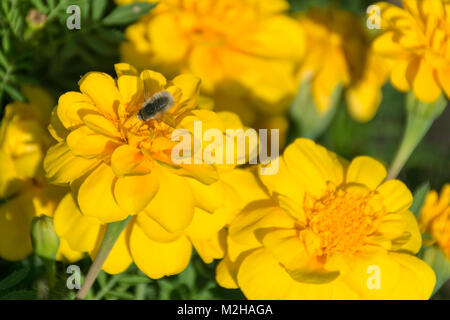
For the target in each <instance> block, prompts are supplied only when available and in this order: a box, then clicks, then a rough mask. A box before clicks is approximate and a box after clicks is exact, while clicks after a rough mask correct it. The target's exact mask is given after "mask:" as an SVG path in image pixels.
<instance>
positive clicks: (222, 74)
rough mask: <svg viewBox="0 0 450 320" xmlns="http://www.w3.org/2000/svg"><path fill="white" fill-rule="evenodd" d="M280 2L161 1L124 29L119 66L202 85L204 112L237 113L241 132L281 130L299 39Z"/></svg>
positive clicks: (290, 95) (300, 52)
mask: <svg viewBox="0 0 450 320" xmlns="http://www.w3.org/2000/svg"><path fill="white" fill-rule="evenodd" d="M288 8H289V5H288V3H287V2H286V1H284V0H263V1H255V0H243V1H230V0H200V1H195V2H192V1H188V0H186V1H172V0H163V1H161V2H160V3H159V4H158V6H157V8H156V9H155V10H153V11H152V12H151V13H150V14H149V15H148V16H146V17H144V18H142V19H141V20H140V21H139V22H138V23H136V24H134V25H131V26H130V27H128V28H127V30H126V32H125V35H126V36H127V38H128V39H129V42H128V43H126V44H124V45H123V46H122V49H121V52H122V57H123V59H124V60H125V61H127V62H130V63H134V64H136V65H137V66H138V67H139V68H141V69H142V68H144V67H151V68H155V69H157V70H160V71H162V72H163V73H164V74H165V75H168V76H173V75H174V74H177V73H180V72H190V73H193V74H195V75H197V76H199V77H200V78H201V79H202V83H203V85H202V93H203V94H204V96H205V100H206V102H204V106H209V107H214V108H215V109H216V110H231V111H233V112H235V113H237V114H238V115H239V116H240V117H241V119H242V121H243V122H244V124H245V125H249V126H252V127H255V128H269V129H270V128H278V129H280V130H281V132H282V136H283V133H286V130H287V121H286V120H285V118H284V117H283V114H284V113H285V111H286V110H287V108H288V107H289V104H290V102H291V100H292V98H293V96H294V95H295V92H296V89H297V86H296V81H295V72H296V68H297V66H298V64H299V61H300V59H301V57H302V56H303V54H304V52H305V44H304V32H303V31H302V29H301V28H300V26H299V25H298V24H297V23H296V22H295V21H294V20H293V19H292V18H290V17H288V15H287V14H285V12H286V10H287V9H288Z"/></svg>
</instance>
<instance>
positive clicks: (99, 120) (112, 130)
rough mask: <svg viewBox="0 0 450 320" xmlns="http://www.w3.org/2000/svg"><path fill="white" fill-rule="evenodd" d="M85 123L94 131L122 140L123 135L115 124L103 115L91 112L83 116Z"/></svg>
mask: <svg viewBox="0 0 450 320" xmlns="http://www.w3.org/2000/svg"><path fill="white" fill-rule="evenodd" d="M83 122H84V124H85V125H86V126H87V127H88V128H89V129H91V130H92V131H94V132H96V133H98V134H101V135H104V136H105V137H110V138H113V139H117V140H118V141H121V135H120V133H119V131H118V130H117V128H116V127H115V126H114V124H113V123H112V122H111V121H109V120H108V119H106V118H105V117H103V116H101V115H96V114H89V115H86V116H85V117H83Z"/></svg>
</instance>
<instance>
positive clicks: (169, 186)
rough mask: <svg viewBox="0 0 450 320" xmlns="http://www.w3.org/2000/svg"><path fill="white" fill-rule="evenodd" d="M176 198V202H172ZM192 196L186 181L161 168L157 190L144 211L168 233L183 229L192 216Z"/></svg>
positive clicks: (193, 204) (193, 202) (193, 203)
mask: <svg viewBox="0 0 450 320" xmlns="http://www.w3.org/2000/svg"><path fill="white" fill-rule="evenodd" d="M174 196H176V199H177V201H173V197H174ZM194 206H195V201H194V196H193V195H192V191H191V189H190V187H189V184H188V183H187V181H186V180H185V179H184V178H183V177H180V176H178V175H175V174H173V173H170V172H168V170H165V169H164V168H161V176H160V180H159V190H158V193H157V194H156V196H155V197H154V198H153V199H152V201H150V204H149V205H148V206H147V208H146V209H145V211H146V212H147V214H148V215H149V216H150V217H152V218H153V219H155V220H156V221H157V222H158V223H160V224H161V225H162V226H163V227H164V229H166V230H167V231H169V232H172V233H173V232H177V231H180V230H183V229H185V228H186V227H187V226H188V225H189V224H190V223H191V221H192V218H193V216H194Z"/></svg>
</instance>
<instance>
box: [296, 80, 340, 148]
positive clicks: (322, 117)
mask: <svg viewBox="0 0 450 320" xmlns="http://www.w3.org/2000/svg"><path fill="white" fill-rule="evenodd" d="M341 97H342V86H340V85H339V86H337V87H336V88H335V89H334V91H333V93H332V95H331V99H330V107H329V110H327V111H325V112H323V113H322V112H320V111H318V108H317V105H316V102H315V99H314V97H313V94H312V83H311V78H310V79H307V80H305V81H303V82H302V84H301V85H300V87H299V89H298V92H297V96H296V97H295V99H294V102H293V103H292V106H291V108H290V118H291V120H292V128H291V136H292V134H294V135H295V136H302V137H305V138H309V139H317V137H319V136H320V135H322V134H323V133H324V131H325V130H326V129H327V128H328V126H329V124H330V122H331V120H332V119H333V117H334V115H335V113H336V109H337V108H338V106H339V104H340V102H341ZM291 140H292V138H291Z"/></svg>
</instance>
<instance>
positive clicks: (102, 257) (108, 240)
mask: <svg viewBox="0 0 450 320" xmlns="http://www.w3.org/2000/svg"><path fill="white" fill-rule="evenodd" d="M130 219H131V217H128V218H127V219H125V220H122V221H117V222H112V223H109V224H108V227H107V228H106V233H105V236H104V238H103V242H102V244H101V246H100V249H99V250H98V253H97V256H96V257H95V259H94V262H93V263H92V265H91V268H90V269H89V272H88V274H87V276H86V279H85V280H84V283H83V286H82V287H81V289H80V291H78V293H77V296H76V299H84V297H85V296H86V294H87V293H88V291H89V289H90V288H91V287H92V285H93V284H94V282H95V279H96V278H97V275H98V273H99V272H100V270H101V269H102V266H103V264H104V263H105V261H106V259H107V258H108V255H109V253H110V252H111V250H112V248H113V247H114V244H115V243H116V241H117V239H118V238H119V236H120V234H121V233H122V231H123V230H124V229H125V227H126V226H127V225H128V222H129V221H130Z"/></svg>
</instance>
